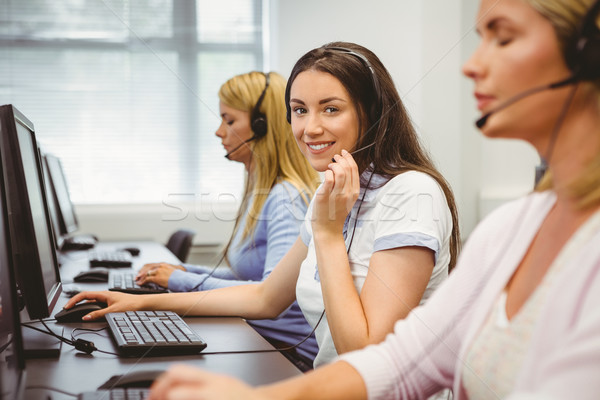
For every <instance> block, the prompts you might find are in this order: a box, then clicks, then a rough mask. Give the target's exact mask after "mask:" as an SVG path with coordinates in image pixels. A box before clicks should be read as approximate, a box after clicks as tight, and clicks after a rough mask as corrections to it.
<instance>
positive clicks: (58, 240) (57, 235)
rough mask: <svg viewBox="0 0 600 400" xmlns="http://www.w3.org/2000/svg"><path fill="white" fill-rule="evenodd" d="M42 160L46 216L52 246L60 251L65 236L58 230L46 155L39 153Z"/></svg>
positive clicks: (57, 218) (56, 207) (57, 219)
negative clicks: (49, 225)
mask: <svg viewBox="0 0 600 400" xmlns="http://www.w3.org/2000/svg"><path fill="white" fill-rule="evenodd" d="M40 153H41V159H42V171H43V172H44V187H45V189H46V200H48V214H49V216H50V223H51V225H52V232H53V233H54V245H55V246H56V249H57V250H60V249H61V248H62V246H63V244H64V242H65V235H64V234H62V233H61V228H60V216H59V215H58V205H57V202H56V197H55V193H54V188H53V187H52V183H51V178H50V172H49V171H48V162H47V154H44V153H43V152H41V151H40ZM57 257H58V255H57Z"/></svg>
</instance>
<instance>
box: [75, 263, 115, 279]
mask: <svg viewBox="0 0 600 400" xmlns="http://www.w3.org/2000/svg"><path fill="white" fill-rule="evenodd" d="M109 273H110V272H109V270H108V268H102V267H96V268H92V269H90V270H88V271H83V272H80V273H79V274H77V275H76V276H75V277H74V278H73V282H100V283H106V282H108V274H109Z"/></svg>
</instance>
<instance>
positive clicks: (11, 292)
mask: <svg viewBox="0 0 600 400" xmlns="http://www.w3.org/2000/svg"><path fill="white" fill-rule="evenodd" d="M2 183H3V182H2V180H1V179H0V186H2ZM8 238H9V233H8V225H7V223H6V208H5V203H4V190H2V196H0V391H1V393H0V399H2V400H14V399H21V398H22V396H23V387H24V382H25V379H24V373H23V371H24V368H25V362H24V357H23V343H22V341H21V327H20V322H19V312H18V309H17V301H16V298H17V296H16V288H15V286H16V283H15V277H14V276H13V271H12V267H11V265H10V263H11V262H12V259H11V255H10V249H11V247H10V241H9V239H8Z"/></svg>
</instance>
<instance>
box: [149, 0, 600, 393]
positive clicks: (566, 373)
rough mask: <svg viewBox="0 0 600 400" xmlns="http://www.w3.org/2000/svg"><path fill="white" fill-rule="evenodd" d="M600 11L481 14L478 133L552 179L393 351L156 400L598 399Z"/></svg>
mask: <svg viewBox="0 0 600 400" xmlns="http://www.w3.org/2000/svg"><path fill="white" fill-rule="evenodd" d="M592 3H594V6H593V7H594V8H593V9H592V12H590V13H589V14H588V15H589V18H586V19H584V17H583V16H584V15H585V14H586V11H587V10H588V9H590V7H592ZM599 9H600V1H598V0H595V1H592V0H545V1H539V0H502V1H496V0H482V1H481V6H480V11H479V15H478V18H477V23H476V27H477V31H478V33H479V35H480V36H481V42H480V44H479V47H478V48H477V50H476V51H475V53H474V54H473V55H472V56H471V58H470V59H469V60H468V61H467V62H466V64H465V65H464V68H463V70H464V73H465V75H467V76H468V77H469V78H471V79H472V80H473V81H474V83H475V96H476V97H477V100H478V108H479V109H480V110H481V112H482V113H483V114H487V113H491V114H490V116H489V118H487V121H486V122H485V123H483V124H482V123H480V124H479V125H481V130H482V132H483V133H484V134H485V135H486V136H488V137H510V138H519V139H522V140H526V141H527V142H529V143H531V144H532V145H533V146H535V148H536V149H537V150H538V151H539V153H540V154H541V155H542V156H543V157H544V158H545V159H546V161H547V163H548V166H549V170H548V172H547V174H546V175H545V177H544V178H543V180H542V182H541V183H540V184H539V186H538V188H537V190H536V191H535V192H534V193H532V194H530V195H528V196H526V197H525V198H523V199H520V200H517V201H514V202H512V203H510V204H507V205H505V206H503V207H501V208H499V209H498V210H496V211H495V212H494V213H493V214H492V215H490V216H489V217H488V218H486V220H485V221H483V222H482V223H481V224H480V226H479V227H478V228H477V229H476V231H475V232H473V234H472V236H471V237H470V239H469V241H468V243H467V245H466V246H465V248H464V250H463V252H462V254H461V259H460V260H459V263H458V265H457V268H456V271H455V272H453V273H452V275H451V276H450V277H449V279H448V280H447V282H446V283H445V284H444V285H442V286H441V287H440V288H439V290H438V291H437V292H436V293H435V294H434V295H433V296H432V298H431V299H430V300H429V301H428V302H427V304H425V305H424V306H423V307H419V308H417V309H415V310H414V311H413V312H412V313H411V314H410V315H409V316H408V317H407V318H406V319H404V320H403V321H399V322H398V323H397V324H396V326H395V332H394V334H393V335H390V336H388V338H387V339H386V341H385V342H384V343H383V344H380V345H378V346H371V347H369V348H367V349H365V350H363V351H357V352H352V353H348V354H344V355H342V356H341V361H338V362H335V363H332V364H330V365H327V366H324V367H323V368H321V369H319V370H316V371H313V372H311V373H308V374H307V375H305V376H303V377H301V378H298V379H293V380H290V381H286V382H283V383H280V384H275V385H272V386H267V387H263V388H260V389H251V388H249V387H248V386H246V385H245V384H243V383H241V382H239V381H236V380H234V379H232V378H229V377H223V376H215V375H213V374H209V373H206V372H202V371H198V370H194V369H191V368H188V367H183V366H181V367H177V368H173V369H172V370H171V371H170V372H168V373H167V374H166V375H163V377H162V378H159V379H158V380H157V382H156V383H155V385H154V388H153V391H152V396H151V398H152V399H162V398H165V397H167V395H169V396H170V395H173V396H176V395H178V396H181V397H177V398H190V399H192V398H202V399H213V398H215V399H216V398H244V399H329V400H330V399H344V400H347V399H366V398H369V399H384V398H385V399H400V398H402V399H404V398H408V399H413V398H414V399H416V398H419V399H420V398H425V397H426V396H427V395H429V394H431V393H434V392H435V391H437V390H439V389H440V388H444V387H453V389H454V398H455V399H458V400H462V399H492V398H494V399H496V398H498V399H500V398H507V399H508V398H510V399H514V400H516V399H519V400H524V399H566V398H573V399H578V400H579V399H583V400H587V399H590V400H591V399H597V398H598V394H599V393H600V380H599V379H598V377H599V376H600V361H599V360H600V341H599V338H600V313H599V312H598V305H599V304H600V245H599V243H600V184H599V182H600V60H599V59H598V55H599V54H600V52H599V51H598V49H600V29H599V28H598V27H599V24H600V19H599V17H598V11H599ZM582 21H586V22H584V23H583V24H582ZM582 26H583V28H580V27H582ZM573 76H574V79H572V80H570V84H562V85H557V86H560V87H559V88H558V87H557V88H556V89H554V90H545V91H538V92H537V93H536V94H535V95H533V94H532V95H530V96H526V97H522V98H521V100H519V102H518V103H514V105H511V106H506V104H508V103H510V102H511V101H512V100H513V99H515V98H516V97H517V96H519V95H520V94H521V93H525V92H528V91H530V90H531V89H532V88H536V87H544V86H545V87H548V85H549V84H552V83H555V82H563V81H565V80H566V79H567V78H569V77H573ZM457 293H460V295H457ZM224 383H226V385H224ZM186 394H188V395H189V396H188V397H184V396H185V395H186ZM227 396H229V397H227ZM173 398H174V397H173Z"/></svg>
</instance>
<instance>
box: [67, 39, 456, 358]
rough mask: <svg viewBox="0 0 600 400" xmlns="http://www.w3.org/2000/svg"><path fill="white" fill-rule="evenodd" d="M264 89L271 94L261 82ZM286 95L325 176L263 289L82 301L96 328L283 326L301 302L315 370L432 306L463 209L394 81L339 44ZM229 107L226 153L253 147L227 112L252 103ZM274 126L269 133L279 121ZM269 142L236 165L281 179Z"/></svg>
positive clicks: (307, 64)
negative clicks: (140, 312) (171, 317)
mask: <svg viewBox="0 0 600 400" xmlns="http://www.w3.org/2000/svg"><path fill="white" fill-rule="evenodd" d="M260 82H261V83H262V86H261V90H263V88H264V87H265V86H266V82H265V79H264V78H263V79H261V80H260ZM270 90H271V89H269V90H267V97H265V99H266V100H267V99H269V97H268V95H269V92H270ZM285 93H286V94H285V96H286V101H285V102H281V103H280V106H281V107H282V109H283V108H284V107H287V108H288V120H289V121H290V122H291V129H292V131H293V133H294V135H291V134H290V135H289V137H288V140H289V142H291V143H292V145H293V146H294V147H295V149H296V150H295V151H296V152H297V153H300V151H302V153H304V155H305V157H306V158H305V159H304V162H305V163H310V165H312V167H313V168H314V169H315V170H317V171H320V172H324V175H325V180H324V182H323V183H322V185H321V186H320V188H319V189H318V192H317V194H316V196H315V197H314V198H313V199H312V201H311V203H310V204H309V206H308V210H307V212H306V217H305V219H304V221H303V223H302V225H301V226H300V235H299V236H298V238H297V239H296V241H295V243H294V244H293V246H292V247H291V248H290V250H289V251H288V252H287V254H285V255H284V256H283V257H282V258H281V260H280V261H279V263H278V264H277V266H276V267H275V268H274V269H273V270H272V272H271V273H270V275H269V276H268V277H267V278H266V279H264V280H263V281H262V282H260V283H256V284H252V285H239V286H235V287H227V288H222V289H216V290H210V291H205V292H204V293H203V295H202V301H198V298H199V297H198V296H197V295H196V294H194V293H170V294H166V295H164V296H161V295H157V296H151V295H149V296H143V298H142V299H139V300H138V299H135V301H134V300H133V299H131V298H130V297H127V295H123V294H116V293H82V294H80V295H78V296H75V297H74V298H73V299H72V300H71V301H70V302H69V303H68V306H72V305H73V304H75V303H76V302H77V301H80V300H82V299H84V298H97V299H104V300H105V301H106V302H108V304H109V307H108V308H106V309H104V310H102V311H100V312H97V313H91V314H90V315H89V318H98V317H100V316H101V315H102V314H103V313H104V312H113V311H117V310H119V309H122V308H127V309H131V307H134V308H135V309H157V308H161V307H162V308H164V307H167V308H168V309H171V310H174V311H177V312H185V313H187V315H236V316H242V317H244V318H246V319H248V320H256V319H265V318H273V317H276V316H278V315H279V314H280V313H281V312H283V311H285V310H287V308H288V307H289V306H290V304H293V303H294V301H295V300H297V302H298V305H299V306H300V309H301V310H302V313H303V315H304V316H305V317H306V319H307V321H308V322H309V324H310V325H311V327H312V328H313V329H314V330H315V336H316V339H317V343H318V346H319V351H318V354H317V356H316V358H315V362H314V364H315V366H318V365H322V364H325V363H329V362H331V361H333V360H334V359H335V358H336V357H337V356H338V354H343V353H347V352H349V351H352V350H356V349H361V348H363V347H365V346H367V345H369V344H373V343H379V342H381V341H382V340H383V339H384V338H385V336H386V335H387V334H389V333H390V332H391V331H392V329H393V326H394V323H395V322H396V321H397V320H399V319H402V318H404V317H405V316H406V315H407V314H408V312H409V311H410V310H411V309H412V308H414V307H416V306H417V305H419V304H422V303H424V302H425V301H426V300H427V299H428V298H429V296H430V295H431V294H432V293H433V291H434V290H435V289H436V288H437V287H438V286H439V285H440V283H441V282H442V281H444V280H445V279H446V277H447V276H448V272H449V270H450V269H451V268H452V266H453V265H454V262H455V259H456V253H457V251H458V222H457V219H456V207H455V204H454V199H453V196H452V192H451V191H450V188H449V186H448V184H447V183H446V181H445V180H444V179H443V178H442V177H441V175H440V174H439V172H437V170H435V168H434V167H433V164H432V162H431V160H430V159H429V157H428V156H427V154H426V153H425V151H424V150H423V149H422V147H421V145H420V143H419V141H418V138H417V134H416V132H415V130H414V129H413V127H412V125H411V124H410V119H409V117H408V115H407V113H406V111H405V110H404V107H403V106H402V103H401V100H400V96H399V94H398V92H397V91H396V89H395V87H394V84H393V82H392V79H391V77H390V75H389V73H388V71H387V70H386V69H385V67H384V66H383V65H382V64H381V61H380V60H379V59H378V57H377V56H376V55H375V54H373V53H372V52H370V51H369V50H368V49H366V48H364V47H362V46H359V45H356V44H353V43H332V44H328V45H325V46H323V47H319V48H317V49H314V50H312V51H310V52H309V53H307V54H306V55H304V56H303V57H302V58H300V60H299V61H298V62H297V63H296V65H295V66H294V69H293V71H292V74H291V78H290V80H288V82H287V87H286V90H285ZM221 94H223V92H222V93H221ZM253 98H254V99H256V98H258V92H257V93H256V95H255V96H254V97H253ZM221 101H222V106H221V110H222V114H223V125H224V126H222V127H221V128H220V129H223V131H222V132H221V131H219V132H220V133H218V135H219V137H220V138H221V140H222V142H223V143H224V144H225V145H226V146H228V147H229V146H231V147H233V146H239V144H243V143H244V142H245V141H248V139H249V138H252V137H253V136H250V132H249V131H248V129H247V128H248V124H247V122H243V121H241V120H237V119H236V118H239V119H242V118H246V119H247V118H248V115H247V114H244V113H242V114H238V113H234V112H233V110H231V109H230V108H229V107H231V108H233V109H237V110H242V111H245V112H247V111H249V110H251V109H252V106H253V104H254V103H253V104H251V105H250V106H248V105H247V104H246V106H244V107H242V106H241V105H236V104H235V103H233V102H230V101H228V100H227V99H226V98H225V97H223V96H222V95H221ZM223 106H226V107H223ZM292 108H293V112H292ZM251 114H252V113H251ZM282 115H284V113H282ZM267 119H268V124H270V123H271V116H267ZM282 119H283V118H282ZM283 120H284V121H285V119H283ZM229 124H231V125H229ZM233 127H237V128H236V129H233ZM230 129H231V131H230ZM238 129H239V130H238ZM287 129H289V126H287ZM254 134H256V132H254ZM270 137H271V135H269V134H267V135H266V136H265V137H264V138H263V139H260V140H258V141H256V140H255V141H252V142H251V143H252V144H251V146H250V147H251V150H252V153H251V154H249V153H248V154H246V153H245V150H244V146H242V147H240V150H239V151H241V152H242V151H243V152H242V153H239V154H238V155H237V156H236V157H238V158H239V161H241V162H246V163H247V165H248V169H249V171H251V172H252V171H255V170H259V169H261V168H265V169H266V170H268V171H270V170H273V169H274V168H273V167H272V166H271V164H270V163H269V161H268V156H272V155H274V154H279V153H281V152H282V149H283V148H284V147H283V146H282V145H279V144H278V145H277V146H271V145H269V144H268V143H269V142H268V141H267V139H268V138H270ZM294 138H295V139H296V140H295V143H294ZM247 144H248V143H247ZM372 144H374V145H372ZM369 145H372V146H370V147H367V148H365V150H363V151H361V152H359V153H357V154H356V162H355V159H354V158H353V157H352V155H350V153H349V152H348V151H349V150H353V149H356V148H357V147H364V146H369ZM259 146H266V147H265V148H263V149H262V150H261V149H260V148H259ZM267 148H268V150H269V151H268V152H267V151H264V152H263V150H265V149H267ZM298 149H300V150H298ZM233 151H234V150H229V152H230V156H231V157H233V156H234V154H235V153H232V152H233ZM250 155H251V159H250V160H249V161H248V160H247V156H250ZM332 158H333V159H334V160H335V162H332V161H331V159H332ZM306 160H308V161H306ZM253 174H256V172H253V173H252V174H250V176H252V175H253ZM259 175H260V174H258V175H256V176H259ZM253 199H254V202H256V201H257V199H258V197H254V198H253ZM248 215H250V216H251V215H253V213H249V214H248ZM176 272H177V271H176ZM174 273H175V272H174ZM325 310H326V311H325Z"/></svg>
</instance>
